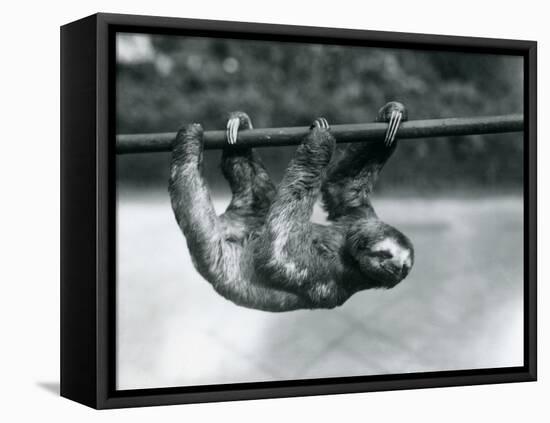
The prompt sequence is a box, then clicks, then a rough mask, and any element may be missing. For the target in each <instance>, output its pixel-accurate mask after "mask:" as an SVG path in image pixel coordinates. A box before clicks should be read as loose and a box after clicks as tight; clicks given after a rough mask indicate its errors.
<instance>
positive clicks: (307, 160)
mask: <svg viewBox="0 0 550 423" xmlns="http://www.w3.org/2000/svg"><path fill="white" fill-rule="evenodd" d="M115 68H116V72H115V85H116V92H115V104H116V112H115V115H116V116H115V117H116V125H115V126H116V143H117V145H116V150H117V151H116V159H115V160H116V176H115V180H116V307H115V308H116V313H115V316H116V317H115V321H116V336H115V338H116V357H115V362H116V375H115V379H116V389H117V390H133V389H153V388H171V387H191V386H203V385H219V384H222V385H223V384H235V383H250V382H274V381H296V380H312V379H313V380H314V379H325V378H336V377H338V378H341V377H354V376H374V375H402V374H411V373H424V372H440V371H455V370H476V369H497V368H514V367H522V366H523V365H524V360H525V357H524V353H525V350H524V339H525V338H524V337H525V333H524V328H525V322H524V316H525V308H524V307H525V298H524V292H525V291H524V287H525V281H524V272H525V266H526V264H525V263H524V254H523V248H524V240H525V235H526V234H525V231H524V227H525V226H524V223H525V220H524V219H525V217H524V206H525V197H524V174H525V171H526V169H525V168H524V163H525V160H524V146H525V142H524V141H525V139H524V137H525V134H524V131H523V117H524V116H523V114H524V104H525V102H524V96H525V95H526V94H525V92H524V86H525V85H524V78H525V75H524V69H525V64H524V57H522V56H519V55H512V54H510V55H507V54H491V53H480V52H463V51H456V49H455V50H454V51H453V50H451V49H448V50H445V49H443V48H442V49H441V50H436V49H412V48H398V47H395V48H390V47H377V46H372V47H371V46H366V45H343V44H337V43H315V42H291V41H277V40H262V39H238V38H230V37H227V38H224V37H209V36H187V35H174V34H166V33H162V34H160V33H159V34H155V33H139V32H123V31H120V32H117V34H116V65H115Z"/></svg>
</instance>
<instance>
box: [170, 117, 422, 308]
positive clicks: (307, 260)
mask: <svg viewBox="0 0 550 423" xmlns="http://www.w3.org/2000/svg"><path fill="white" fill-rule="evenodd" d="M231 116H232V117H233V118H235V117H238V118H239V120H240V126H239V127H240V129H241V130H246V129H248V128H250V127H251V123H250V119H249V118H248V116H247V115H246V114H244V113H242V112H235V113H233V114H232V115H231ZM202 149H203V139H202V128H201V126H200V125H198V124H192V125H188V126H186V127H184V128H182V129H181V130H180V131H179V133H178V135H177V138H176V142H175V146H174V149H173V154H172V164H171V172H170V183H169V191H170V197H171V201H172V208H173V210H174V214H175V216H176V220H177V222H178V224H179V226H180V228H181V230H182V232H183V234H184V235H185V237H186V239H187V244H188V247H189V251H190V253H191V257H192V259H193V263H194V265H195V267H196V269H197V270H198V271H199V273H200V274H201V275H202V276H203V277H204V278H205V279H206V280H207V281H209V282H210V283H211V284H212V286H213V287H214V289H215V290H216V291H217V292H218V293H219V294H221V295H223V296H224V297H225V298H227V299H229V300H231V301H233V302H234V303H236V304H239V305H241V306H245V307H250V308H255V309H260V310H266V311H289V310H296V309H303V308H308V309H313V308H333V307H335V306H338V305H341V304H342V303H344V302H345V301H346V300H347V299H348V298H349V297H350V296H352V295H353V294H354V293H356V292H358V291H360V290H364V289H369V288H391V287H392V286H394V285H396V284H397V283H399V282H400V281H401V280H402V279H403V278H404V277H406V275H407V273H408V272H409V270H410V268H411V266H412V263H413V260H414V254H413V249H412V244H411V243H410V241H409V240H408V239H407V238H406V237H405V235H403V234H402V233H401V232H399V231H398V230H397V229H395V228H393V227H391V226H389V225H387V224H385V223H383V222H381V221H380V220H379V219H378V217H377V216H376V213H375V212H374V209H373V208H372V205H371V204H370V201H369V194H370V192H371V190H372V188H373V186H374V183H375V181H376V178H377V176H378V173H379V172H380V170H381V169H382V166H383V165H384V163H385V162H386V161H387V159H388V158H389V157H390V155H391V154H392V152H393V151H394V149H395V144H394V145H393V146H390V147H386V146H384V145H382V144H380V145H379V144H376V145H374V146H373V145H372V144H364V145H358V144H356V145H352V146H349V147H347V149H346V150H345V151H344V153H343V154H342V155H341V157H340V158H339V159H337V160H333V159H332V156H333V152H334V149H335V140H334V138H333V136H332V135H331V134H330V131H329V129H328V124H327V123H326V121H325V120H324V119H322V118H321V119H318V120H316V121H315V122H314V124H313V125H312V129H311V130H310V133H309V134H308V135H307V136H306V137H305V139H304V140H303V142H302V144H301V145H300V146H299V147H298V149H297V150H296V153H295V157H294V159H293V160H292V161H291V163H290V164H289V166H288V168H287V171H286V173H285V175H284V177H283V180H282V181H281V183H280V184H279V186H278V188H277V189H275V187H274V185H273V183H272V182H271V180H270V178H269V176H268V174H267V172H266V170H265V167H264V165H263V164H262V162H261V160H260V158H259V157H258V155H257V153H256V152H255V151H254V150H253V149H249V148H242V147H233V148H226V149H225V150H224V151H223V154H222V171H223V174H224V176H225V178H226V179H227V180H228V182H229V185H230V187H231V191H232V195H233V197H232V200H231V203H230V205H229V207H228V208H227V210H226V211H225V213H224V214H222V215H221V216H219V217H218V216H216V214H215V212H214V208H213V206H212V202H211V199H210V195H209V191H208V188H207V186H206V184H205V181H204V179H203V176H202V172H201V163H202ZM321 192H322V195H323V201H324V204H325V207H326V209H327V211H328V214H329V219H330V220H331V224H330V225H319V224H316V223H312V222H310V219H311V215H312V213H313V205H314V203H315V201H316V199H317V198H318V197H319V195H320V193H321Z"/></svg>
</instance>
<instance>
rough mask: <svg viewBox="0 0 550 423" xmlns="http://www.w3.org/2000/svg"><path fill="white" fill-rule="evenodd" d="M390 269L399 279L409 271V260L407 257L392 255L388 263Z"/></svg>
mask: <svg viewBox="0 0 550 423" xmlns="http://www.w3.org/2000/svg"><path fill="white" fill-rule="evenodd" d="M389 268H390V271H391V272H392V273H393V274H394V275H395V276H397V277H399V278H400V279H403V278H405V277H406V276H407V275H408V274H409V272H410V271H411V260H410V258H409V256H407V257H403V256H401V257H399V256H397V257H396V256H394V257H392V259H391V261H390V263H389Z"/></svg>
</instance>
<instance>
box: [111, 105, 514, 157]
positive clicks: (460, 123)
mask: <svg viewBox="0 0 550 423" xmlns="http://www.w3.org/2000/svg"><path fill="white" fill-rule="evenodd" d="M387 127H388V124H387V123H358V124H348V125H333V126H331V133H332V134H333V135H334V137H335V138H336V141H337V142H339V143H341V142H373V141H378V140H380V139H383V138H384V135H385V133H386V129H387ZM522 130H523V115H522V114H513V115H502V116H484V117H467V118H448V119H428V120H413V121H408V122H404V123H403V124H402V125H401V127H400V128H399V130H398V132H397V135H398V138H399V139H407V138H428V137H446V136H453V135H475V134H497V133H504V132H520V131H522ZM308 131H309V128H308V127H293V128H263V129H251V130H247V131H242V132H240V133H239V140H238V143H237V145H238V146H248V147H275V146H283V145H295V144H299V143H300V142H301V140H302V139H303V137H304V136H305V135H306V134H307V132H308ZM175 137H176V133H175V132H165V133H158V134H124V135H117V137H116V152H117V154H128V153H156V152H162V151H170V150H171V146H172V142H173V141H174V138H175ZM227 145H228V144H227V141H226V139H225V131H205V132H204V148H205V149H217V148H223V147H225V146H227Z"/></svg>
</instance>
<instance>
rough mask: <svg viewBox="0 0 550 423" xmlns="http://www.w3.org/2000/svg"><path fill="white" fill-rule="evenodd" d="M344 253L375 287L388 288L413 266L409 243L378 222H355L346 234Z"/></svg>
mask: <svg viewBox="0 0 550 423" xmlns="http://www.w3.org/2000/svg"><path fill="white" fill-rule="evenodd" d="M347 246H348V251H349V252H350V254H351V255H352V257H353V258H354V259H355V260H356V262H357V263H358V265H359V269H360V270H361V273H363V274H364V275H365V276H366V277H367V278H368V279H369V281H371V282H374V284H375V285H377V286H380V287H385V288H392V287H393V286H395V285H397V284H398V283H399V282H401V281H402V280H403V279H405V277H406V276H407V275H408V274H409V272H410V270H411V268H412V266H413V263H414V249H413V246H412V243H411V241H410V240H409V239H408V238H407V237H406V236H405V235H403V233H401V232H400V231H398V230H397V229H395V228H394V227H393V226H390V225H388V224H386V223H384V222H381V221H379V220H373V219H370V220H363V221H358V222H356V223H355V224H354V225H353V226H352V227H351V228H350V231H349V232H348V237H347Z"/></svg>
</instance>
